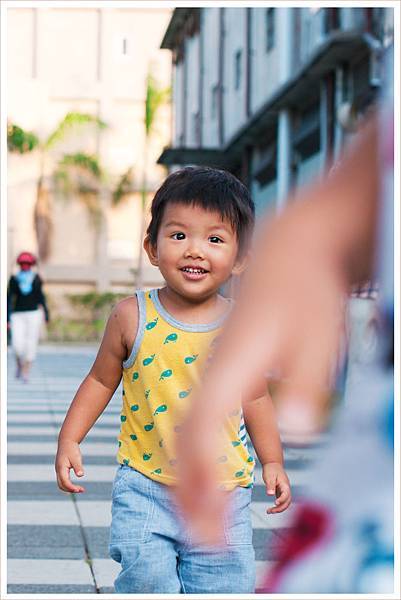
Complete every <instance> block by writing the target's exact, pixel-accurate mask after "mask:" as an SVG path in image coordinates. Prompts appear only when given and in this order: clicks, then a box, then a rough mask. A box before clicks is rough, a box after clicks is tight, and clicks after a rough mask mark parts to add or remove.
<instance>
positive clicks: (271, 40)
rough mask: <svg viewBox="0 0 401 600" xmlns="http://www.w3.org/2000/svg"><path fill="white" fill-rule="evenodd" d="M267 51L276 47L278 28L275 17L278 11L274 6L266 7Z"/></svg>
mask: <svg viewBox="0 0 401 600" xmlns="http://www.w3.org/2000/svg"><path fill="white" fill-rule="evenodd" d="M265 18H266V52H270V50H271V49H272V48H274V44H275V41H276V40H275V37H276V28H275V18H276V11H275V9H274V8H267V9H266V15H265Z"/></svg>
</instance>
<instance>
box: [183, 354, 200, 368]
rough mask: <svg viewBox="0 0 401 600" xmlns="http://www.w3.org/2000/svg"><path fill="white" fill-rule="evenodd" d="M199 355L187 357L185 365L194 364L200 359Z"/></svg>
mask: <svg viewBox="0 0 401 600" xmlns="http://www.w3.org/2000/svg"><path fill="white" fill-rule="evenodd" d="M198 356H199V354H192V356H186V357H185V358H184V363H185V364H186V365H190V364H191V363H193V362H194V361H195V360H196V359H197V358H198Z"/></svg>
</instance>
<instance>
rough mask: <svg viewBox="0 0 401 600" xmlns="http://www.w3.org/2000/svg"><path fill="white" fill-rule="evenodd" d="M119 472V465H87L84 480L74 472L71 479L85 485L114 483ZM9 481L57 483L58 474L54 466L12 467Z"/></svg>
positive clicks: (10, 467) (8, 474)
mask: <svg viewBox="0 0 401 600" xmlns="http://www.w3.org/2000/svg"><path fill="white" fill-rule="evenodd" d="M116 470H117V465H115V466H114V465H86V466H85V467H84V472H85V475H84V476H83V477H82V478H79V477H76V476H75V475H74V472H73V471H71V479H72V480H73V481H74V482H76V483H82V485H85V484H86V483H88V482H90V481H95V482H103V481H110V482H112V481H113V479H114V477H115V474H116ZM7 479H8V481H9V482H10V483H11V482H15V481H24V482H29V481H37V482H45V481H47V482H49V481H53V482H55V481H56V473H55V470H54V466H53V465H52V464H46V465H31V466H30V468H29V469H27V468H26V465H21V464H19V465H15V464H14V465H10V466H9V467H8V469H7Z"/></svg>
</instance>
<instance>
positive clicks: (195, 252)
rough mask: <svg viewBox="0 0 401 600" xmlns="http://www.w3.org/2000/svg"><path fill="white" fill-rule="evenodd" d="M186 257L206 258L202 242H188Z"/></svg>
mask: <svg viewBox="0 0 401 600" xmlns="http://www.w3.org/2000/svg"><path fill="white" fill-rule="evenodd" d="M184 256H185V258H205V253H204V251H203V249H202V247H201V245H200V244H196V243H192V244H188V246H187V248H186V250H185V253H184Z"/></svg>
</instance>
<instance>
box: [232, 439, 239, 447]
mask: <svg viewBox="0 0 401 600" xmlns="http://www.w3.org/2000/svg"><path fill="white" fill-rule="evenodd" d="M231 443H232V445H233V446H234V448H236V447H237V446H240V445H241V442H240V441H239V440H234V441H233V442H231Z"/></svg>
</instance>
